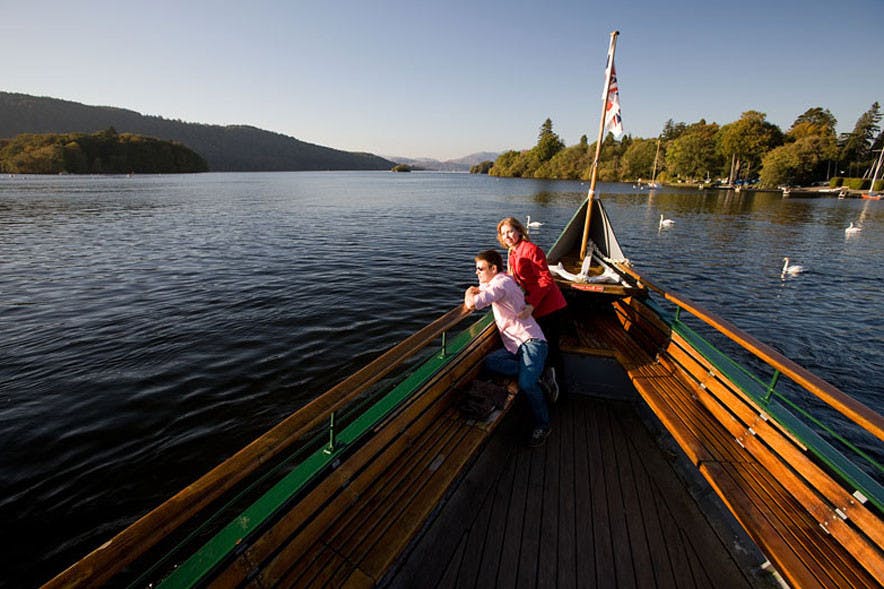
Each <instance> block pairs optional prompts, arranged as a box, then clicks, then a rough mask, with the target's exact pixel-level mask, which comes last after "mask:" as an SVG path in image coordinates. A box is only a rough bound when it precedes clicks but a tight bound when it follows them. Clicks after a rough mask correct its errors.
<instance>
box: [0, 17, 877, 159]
mask: <svg viewBox="0 0 884 589" xmlns="http://www.w3.org/2000/svg"><path fill="white" fill-rule="evenodd" d="M882 24H884V0H838V1H837V2H831V1H829V0H826V1H823V0H764V1H762V0H737V1H729V2H717V1H715V0H669V1H666V2H660V1H657V0H653V1H652V0H637V1H632V2H630V1H628V0H621V1H619V2H611V1H607V2H601V1H599V0H568V1H557V0H546V1H543V0H538V1H533V2H528V1H522V0H479V1H478V2H477V1H475V0H471V1H469V2H466V1H464V2H461V1H451V2H447V1H442V0H439V1H437V2H425V1H422V0H411V1H407V2H406V1H400V0H377V1H373V0H309V1H302V0H279V1H276V0H252V1H229V2H227V1H216V2H209V1H205V0H174V1H167V0H154V1H151V2H142V1H140V0H124V1H121V0H112V1H94V0H83V1H80V2H73V1H72V2H59V1H46V0H28V1H27V2H24V1H22V0H14V1H13V0H0V53H2V55H3V56H4V59H3V65H2V67H0V89H2V90H6V91H10V92H22V93H25V94H34V95H38V96H51V97H55V98H63V99H66V100H73V101H76V102H82V103H85V104H91V105H106V106H117V107H122V108H128V109H131V110H135V111H138V112H141V113H144V114H151V115H159V116H162V117H165V118H172V119H182V120H185V121H193V122H201V123H210V124H249V125H254V126H257V127H261V128H263V129H268V130H271V131H276V132H279V133H283V134H286V135H291V136H293V137H297V138H298V139H301V140H304V141H309V142H312V143H318V144H320V145H327V146H330V147H335V148H339V149H346V150H354V151H369V152H372V153H376V154H380V155H387V156H405V157H434V158H438V159H449V158H457V157H461V156H464V155H467V154H470V153H473V152H477V151H502V150H505V149H522V148H527V147H531V146H532V145H534V143H535V142H536V139H537V133H538V130H539V127H540V125H541V123H543V121H544V119H546V118H547V117H549V118H551V119H552V121H553V129H554V130H555V131H556V132H557V133H558V134H559V135H560V136H561V137H562V139H563V140H564V141H565V142H566V143H567V144H568V145H572V144H574V143H576V142H577V141H578V140H579V138H580V136H581V135H582V134H587V135H588V136H589V137H590V141H593V140H594V138H595V135H596V133H597V130H598V116H599V109H600V105H601V92H602V84H603V81H604V80H603V68H604V62H605V52H606V50H607V47H608V39H609V33H610V32H611V31H612V30H615V29H616V30H619V31H620V33H621V34H620V38H619V41H618V46H617V56H616V63H617V71H618V77H619V82H620V95H621V104H622V108H623V122H624V126H625V129H626V132H628V133H631V134H633V135H634V136H638V137H654V136H656V135H657V134H658V133H659V132H660V130H661V129H662V127H663V124H664V123H665V122H666V120H667V119H670V118H671V119H673V120H674V121H676V122H687V123H692V122H696V121H697V120H699V119H700V118H705V119H706V121H707V122H713V121H714V122H717V123H719V124H725V123H729V122H732V121H734V120H736V119H738V118H739V117H740V114H741V113H742V112H743V111H746V110H750V109H751V110H759V111H761V112H764V113H767V117H768V120H769V121H771V122H773V123H775V124H777V125H779V126H780V127H781V128H782V129H783V130H784V131H785V130H787V129H788V127H789V126H791V124H792V122H793V121H794V120H795V118H796V117H797V116H798V115H800V114H801V113H803V112H804V111H805V110H807V109H808V108H811V107H815V106H819V107H822V108H827V109H829V110H830V111H831V112H832V114H833V115H834V116H835V117H836V118H837V119H838V131H839V132H843V131H849V130H851V129H852V128H853V125H854V123H855V122H856V119H857V118H858V117H859V116H860V115H861V114H862V113H863V112H865V111H866V110H867V109H868V108H869V107H870V106H871V104H872V103H873V102H875V101H882V99H884V69H882V58H884V46H882V44H881V42H882V38H884V36H882Z"/></svg>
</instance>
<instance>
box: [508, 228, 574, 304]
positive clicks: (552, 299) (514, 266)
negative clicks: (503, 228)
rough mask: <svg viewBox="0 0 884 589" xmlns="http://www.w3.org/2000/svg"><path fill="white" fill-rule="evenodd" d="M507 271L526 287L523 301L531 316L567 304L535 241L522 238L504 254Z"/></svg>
mask: <svg viewBox="0 0 884 589" xmlns="http://www.w3.org/2000/svg"><path fill="white" fill-rule="evenodd" d="M507 268H508V272H509V273H510V274H511V275H512V277H513V278H515V279H516V282H517V283H518V284H519V286H521V287H522V288H523V289H524V290H525V301H526V302H527V303H528V304H529V305H531V306H532V307H534V317H543V316H544V315H549V314H550V313H552V312H553V311H558V310H559V309H564V308H565V307H566V306H568V303H567V302H565V296H564V295H563V294H562V291H560V290H559V287H558V285H557V284H556V283H555V281H554V280H553V277H552V273H550V271H549V265H548V264H547V262H546V254H544V253H543V250H542V249H540V247H539V246H537V244H535V243H533V242H530V241H527V240H525V239H522V240H521V241H519V243H517V244H516V247H514V248H511V249H510V251H509V253H508V254H507Z"/></svg>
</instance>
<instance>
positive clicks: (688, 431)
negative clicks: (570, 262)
mask: <svg viewBox="0 0 884 589" xmlns="http://www.w3.org/2000/svg"><path fill="white" fill-rule="evenodd" d="M616 308H617V311H618V313H617V315H616V316H614V315H607V316H606V315H598V314H596V315H591V316H589V315H588V316H586V317H583V318H582V321H581V327H580V332H582V333H584V334H585V335H584V336H583V339H584V345H585V347H587V348H598V349H605V348H607V350H610V351H613V353H614V355H615V357H616V358H617V359H618V360H619V362H620V364H621V365H622V366H623V368H624V369H625V370H626V372H627V374H628V376H629V378H630V380H631V381H632V383H633V384H634V386H635V388H636V389H637V390H638V392H639V393H640V394H641V396H642V397H643V398H644V400H645V401H646V402H647V404H648V405H649V406H650V407H651V409H652V410H653V411H654V413H655V414H656V415H657V417H658V418H659V419H660V420H661V422H663V424H664V425H665V426H666V428H667V429H668V430H669V431H670V432H671V433H672V435H673V436H674V438H675V439H676V441H677V442H678V444H679V445H680V446H681V448H682V450H683V451H684V452H685V454H686V455H687V457H688V458H689V459H690V460H691V462H692V463H693V464H694V465H695V466H696V467H697V468H698V469H699V471H700V472H701V473H702V474H703V476H704V477H705V478H706V479H707V481H708V482H709V483H710V484H711V486H712V487H713V488H714V489H715V490H716V491H717V493H718V494H719V496H720V497H721V498H722V499H723V500H724V501H725V502H726V504H727V506H728V508H729V509H730V510H731V512H732V513H733V514H734V515H735V517H736V518H737V519H738V520H739V521H740V523H741V524H742V526H743V527H744V529H745V530H746V531H747V532H748V533H749V535H750V536H751V537H752V538H753V539H754V541H755V542H756V543H757V544H758V546H759V547H760V548H761V549H762V551H763V552H764V553H765V555H766V556H767V557H768V558H769V559H770V560H771V561H772V562H773V564H774V566H775V567H776V568H777V570H778V571H780V573H781V574H782V575H783V576H784V577H785V578H786V580H787V581H788V582H790V583H791V584H794V585H795V586H801V587H813V586H854V587H877V586H880V583H881V581H882V578H884V558H882V533H884V531H882V525H881V519H880V516H879V515H878V514H877V513H874V512H873V511H872V509H873V508H870V507H867V506H865V505H863V504H861V503H860V501H859V500H857V499H856V498H855V497H853V496H852V495H851V494H850V493H849V492H847V491H846V490H845V489H843V488H842V487H841V486H840V485H838V484H836V483H835V482H834V481H833V480H832V479H831V477H830V475H829V474H828V473H826V472H824V470H823V469H822V468H820V467H819V465H817V464H816V463H815V462H814V460H813V459H812V458H810V457H809V456H808V455H807V453H806V452H805V449H804V448H803V447H802V446H801V444H800V443H798V442H797V441H796V440H795V439H794V438H793V437H791V436H790V435H789V434H788V432H786V431H785V430H784V429H782V428H781V427H780V426H778V425H776V424H775V423H774V422H772V421H769V420H767V418H766V415H765V414H764V412H763V411H761V410H760V409H759V407H758V406H757V405H756V404H755V403H753V402H752V400H751V399H749V398H747V396H746V395H745V394H743V393H742V391H741V390H740V389H739V388H738V387H736V386H735V385H734V384H733V383H731V382H730V381H729V380H728V379H727V378H725V377H723V376H722V375H721V374H719V371H718V370H717V369H715V368H714V367H713V366H712V365H711V364H710V362H709V361H708V360H707V359H705V358H703V357H702V356H700V354H699V353H698V352H697V351H696V350H695V348H694V347H693V346H690V345H685V342H684V341H683V340H682V339H681V338H680V336H678V335H677V334H673V333H669V331H668V329H667V328H666V326H665V325H663V324H662V323H661V322H660V321H659V320H657V319H656V317H655V316H653V315H652V314H650V313H643V312H642V304H641V303H640V302H638V301H635V300H628V301H625V302H622V303H619V304H617V305H616ZM624 328H625V329H624ZM842 515H844V516H846V517H842ZM854 555H857V556H854Z"/></svg>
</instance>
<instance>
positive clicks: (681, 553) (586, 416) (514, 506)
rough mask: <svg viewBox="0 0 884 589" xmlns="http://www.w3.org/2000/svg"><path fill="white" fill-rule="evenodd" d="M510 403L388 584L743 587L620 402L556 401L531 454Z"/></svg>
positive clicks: (724, 545)
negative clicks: (542, 440) (547, 428)
mask: <svg viewBox="0 0 884 589" xmlns="http://www.w3.org/2000/svg"><path fill="white" fill-rule="evenodd" d="M525 434H526V420H525V418H524V415H523V412H522V411H520V407H519V405H516V407H515V410H514V411H512V412H510V414H509V415H507V417H506V419H505V420H504V422H503V423H502V424H501V426H500V428H498V430H497V431H496V432H495V434H494V436H492V438H491V440H490V441H489V443H488V444H487V445H486V446H485V447H484V449H483V451H482V453H481V454H480V455H479V456H478V458H477V459H476V461H475V462H474V463H473V465H472V467H471V468H470V470H469V471H468V472H467V473H466V474H465V476H464V477H463V478H461V479H460V481H459V482H458V484H457V485H456V487H455V488H454V489H453V491H452V493H451V494H450V497H449V500H448V501H447V502H446V504H445V506H444V507H443V508H442V510H441V511H440V512H438V513H437V514H436V515H435V518H434V519H433V521H432V522H431V524H430V525H429V526H428V527H427V528H426V529H425V532H424V533H423V535H422V537H420V538H419V540H418V541H417V542H416V543H415V544H414V545H413V548H412V550H411V551H410V554H409V555H408V557H407V559H406V560H405V561H404V563H402V564H401V566H400V567H399V568H398V569H397V570H395V571H394V573H392V575H391V576H390V577H388V578H387V579H386V580H385V583H384V584H385V585H388V586H390V587H417V586H437V587H465V586H469V587H516V586H518V587H535V586H549V587H664V586H665V587H751V586H769V585H763V584H762V582H761V580H760V579H759V578H753V577H752V573H751V572H749V571H747V570H746V569H745V567H744V566H742V564H741V563H738V562H737V561H736V560H735V559H734V557H733V555H732V554H731V552H730V550H729V547H728V545H729V543H730V540H729V539H728V538H723V537H722V536H720V535H719V534H720V530H716V529H715V528H714V527H713V526H712V525H711V524H710V522H709V521H708V520H707V518H706V517H705V516H704V515H703V513H702V511H701V510H700V508H699V506H698V505H697V503H696V502H695V500H694V499H693V498H692V497H691V495H690V494H689V492H688V491H687V489H686V487H685V485H684V484H683V482H682V481H681V480H680V479H679V478H678V475H677V474H676V472H675V471H674V469H673V467H672V465H671V464H670V462H669V460H668V459H667V457H666V455H665V454H664V452H663V451H662V450H661V449H660V448H659V447H658V446H657V444H656V443H655V441H654V439H653V436H652V435H651V433H650V432H649V431H648V430H647V428H646V427H645V425H644V423H643V422H642V420H641V419H640V417H639V416H638V414H637V412H636V410H635V406H634V405H633V404H632V403H628V402H624V401H612V400H602V399H597V398H591V397H586V396H581V395H574V394H568V395H563V397H562V399H561V400H560V401H559V403H558V404H557V405H556V406H555V407H554V410H553V429H552V433H551V435H550V436H549V438H548V439H547V441H546V444H545V445H544V446H543V447H540V448H533V449H532V448H528V447H526V445H525V442H524V440H525Z"/></svg>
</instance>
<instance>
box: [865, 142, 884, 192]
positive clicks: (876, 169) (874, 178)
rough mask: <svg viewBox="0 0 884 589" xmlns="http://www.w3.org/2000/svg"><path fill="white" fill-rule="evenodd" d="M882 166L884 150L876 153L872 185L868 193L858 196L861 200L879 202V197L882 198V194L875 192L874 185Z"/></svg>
mask: <svg viewBox="0 0 884 589" xmlns="http://www.w3.org/2000/svg"><path fill="white" fill-rule="evenodd" d="M882 164H884V149H881V150H880V152H879V153H878V161H877V163H876V164H875V171H874V172H873V173H872V184H871V186H870V187H869V191H868V192H863V193H861V195H860V196H861V197H862V198H864V199H866V200H881V197H882V196H884V194H882V193H881V192H878V191H876V190H875V184H876V183H877V182H878V173H879V172H880V171H881V168H882Z"/></svg>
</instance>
